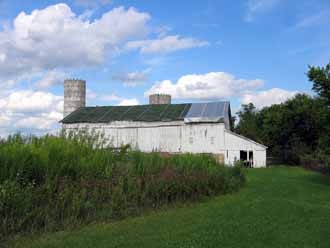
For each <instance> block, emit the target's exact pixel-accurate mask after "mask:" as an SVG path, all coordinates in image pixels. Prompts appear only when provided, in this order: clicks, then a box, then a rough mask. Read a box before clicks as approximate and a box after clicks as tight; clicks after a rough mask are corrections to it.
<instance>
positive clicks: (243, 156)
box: [239, 150, 253, 167]
mask: <svg viewBox="0 0 330 248" xmlns="http://www.w3.org/2000/svg"><path fill="white" fill-rule="evenodd" d="M248 154H249V159H248ZM239 155H240V160H241V161H242V162H243V165H244V166H245V167H253V151H243V150H241V151H240V154H239Z"/></svg>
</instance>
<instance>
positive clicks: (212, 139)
mask: <svg viewBox="0 0 330 248" xmlns="http://www.w3.org/2000/svg"><path fill="white" fill-rule="evenodd" d="M211 144H212V145H213V144H214V137H211Z"/></svg>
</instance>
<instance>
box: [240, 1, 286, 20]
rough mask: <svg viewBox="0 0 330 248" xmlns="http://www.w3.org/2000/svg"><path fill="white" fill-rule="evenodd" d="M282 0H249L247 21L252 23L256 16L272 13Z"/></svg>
mask: <svg viewBox="0 0 330 248" xmlns="http://www.w3.org/2000/svg"><path fill="white" fill-rule="evenodd" d="M280 1H281V0H248V1H247V11H246V15H245V21H247V22H252V21H253V20H254V18H255V16H256V15H258V14H261V13H264V12H267V11H270V10H271V9H272V8H274V7H275V6H276V5H277V4H278V3H279V2H280Z"/></svg>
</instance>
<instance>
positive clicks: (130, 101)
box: [118, 98, 139, 106]
mask: <svg viewBox="0 0 330 248" xmlns="http://www.w3.org/2000/svg"><path fill="white" fill-rule="evenodd" d="M118 105H119V106H133V105H139V101H138V100H137V99H136V98H132V99H123V100H122V101H121V102H120V103H119V104H118Z"/></svg>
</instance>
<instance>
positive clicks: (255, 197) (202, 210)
mask: <svg viewBox="0 0 330 248" xmlns="http://www.w3.org/2000/svg"><path fill="white" fill-rule="evenodd" d="M247 180H248V182H247V185H246V186H245V187H244V188H243V189H242V190H241V191H240V192H238V193H236V194H233V195H226V196H221V197H217V198H214V199H210V200H207V201H206V202H202V203H194V204H190V205H188V206H182V207H177V208H170V209H164V210H161V211H158V212H153V213H149V214H147V215H145V216H141V217H136V218H128V219H126V220H123V221H117V222H114V223H110V224H95V225H89V226H87V227H84V228H82V229H80V230H76V231H65V232H59V233H52V234H46V235H43V236H41V237H39V238H36V237H33V238H32V237H29V238H21V239H18V240H16V241H15V242H12V243H10V245H11V246H13V247H91V248H92V247H93V248H94V247H96V248H97V247H134V248H135V247H194V248H196V247H254V248H256V247H262V248H265V247H299V248H301V247H313V248H315V247H327V248H328V247H330V178H327V177H325V176H322V175H320V174H318V173H314V172H311V171H306V170H303V169H301V168H288V167H278V168H267V169H252V170H248V171H247Z"/></svg>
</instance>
